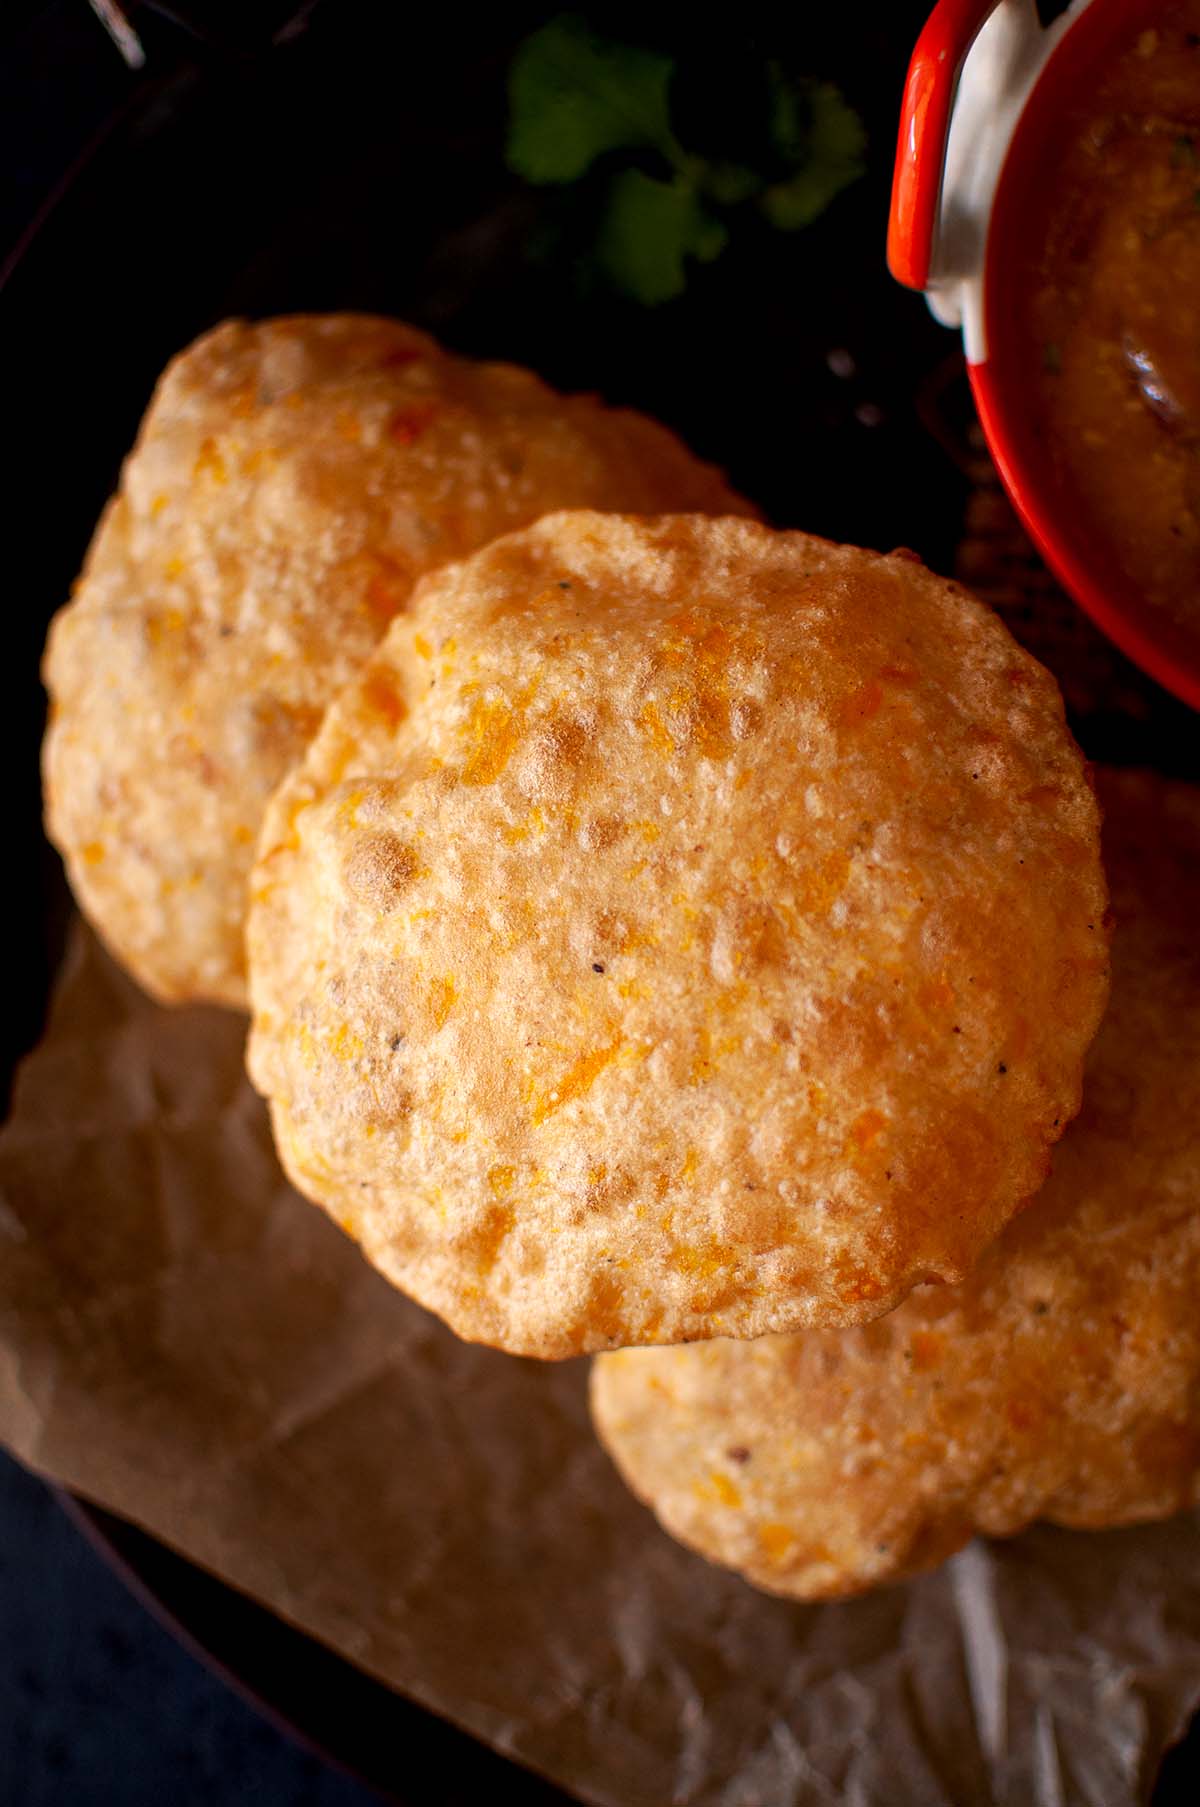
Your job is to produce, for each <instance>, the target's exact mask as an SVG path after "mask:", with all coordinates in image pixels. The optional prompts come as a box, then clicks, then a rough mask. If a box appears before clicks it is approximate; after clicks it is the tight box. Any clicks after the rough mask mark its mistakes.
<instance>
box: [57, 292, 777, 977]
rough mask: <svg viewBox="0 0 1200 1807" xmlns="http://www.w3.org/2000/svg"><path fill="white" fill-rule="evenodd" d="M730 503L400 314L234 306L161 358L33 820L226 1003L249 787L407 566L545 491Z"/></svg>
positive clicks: (260, 800) (589, 410) (531, 509)
mask: <svg viewBox="0 0 1200 1807" xmlns="http://www.w3.org/2000/svg"><path fill="white" fill-rule="evenodd" d="M577 504H579V505H588V506H592V507H596V508H616V509H643V510H647V511H656V510H659V509H665V508H695V509H702V510H704V509H712V510H718V511H725V512H734V513H736V512H739V511H741V510H743V509H744V508H745V507H746V505H745V504H744V503H742V502H740V501H739V500H738V498H737V497H736V496H734V495H733V494H732V493H731V491H730V490H729V489H728V488H727V487H726V485H725V484H724V482H723V481H722V479H721V478H720V476H719V475H718V473H717V472H716V471H714V470H712V469H711V468H710V467H709V466H707V465H704V464H700V463H699V462H698V461H697V460H696V459H694V458H692V457H691V455H690V454H689V453H688V452H687V451H686V450H685V449H684V447H683V446H682V445H681V444H680V443H679V441H678V440H676V439H675V438H674V437H673V436H672V435H671V434H670V433H668V432H667V431H666V429H665V428H663V427H660V426H658V425H656V424H655V423H654V422H653V421H649V420H646V419H645V418H643V417H642V416H641V415H638V414H632V413H628V412H624V411H614V410H610V409H607V408H605V407H603V406H602V405H601V404H600V403H599V402H598V401H596V400H595V399H594V398H591V397H587V396H576V397H571V398H566V397H563V396H559V395H556V394H554V393H553V392H552V391H551V390H550V389H547V388H546V386H545V385H544V384H543V383H541V382H539V381H538V379H537V378H536V377H534V376H532V375H530V374H529V372H528V371H524V370H517V369H514V368H513V367H512V366H510V365H504V364H475V363H470V362H468V361H466V360H464V359H460V358H453V357H450V356H448V355H446V354H444V353H442V352H441V351H440V350H439V348H438V346H437V345H435V344H434V342H433V340H432V339H429V338H427V337H426V336H425V335H424V334H423V333H419V332H415V331H414V330H413V329H412V328H411V327H408V326H403V325H400V324H399V323H398V322H396V321H392V320H380V319H371V318H366V317H362V316H356V315H345V314H342V315H329V316H324V317H321V316H308V317H304V316H301V317H297V318H294V319H284V320H271V321H266V322H264V323H262V324H259V325H247V324H246V323H245V322H242V321H231V322H229V323H227V324H226V325H224V326H220V327H218V328H217V329H216V330H215V331H214V332H211V333H209V334H208V335H207V336H206V337H205V338H203V339H201V340H199V341H198V342H197V343H196V344H195V345H193V346H192V347H191V348H190V349H189V350H188V351H185V352H184V353H183V354H182V356H180V357H178V358H176V359H175V361H174V363H173V364H171V366H170V367H169V368H168V370H167V372H166V374H165V375H164V377H163V379H162V381H161V383H160V384H159V387H158V390H157V393H156V394H155V397H154V400H153V402H152V404H151V407H150V411H149V413H148V414H147V416H146V419H145V421H144V423H143V425H142V430H141V434H140V436H139V439H138V443H137V446H136V447H135V449H134V452H133V454H132V456H131V457H130V459H129V461H128V462H127V464H126V466H125V471H124V474H123V477H122V480H121V489H120V493H119V495H118V496H117V497H116V499H115V500H114V501H113V502H112V503H111V505H110V506H109V508H108V510H107V512H106V514H105V516H104V518H103V520H102V521H101V523H100V527H99V529H98V531H97V533H96V537H95V539H94V541H93V544H92V547H91V550H90V552H89V554H88V558H87V563H86V565H85V567H84V572H83V576H82V578H81V579H80V581H79V583H78V585H77V586H76V589H75V594H74V598H73V600H72V602H71V603H70V604H69V605H68V607H66V608H65V609H64V610H63V611H62V612H61V613H60V614H59V616H58V618H57V619H56V621H55V623H54V626H53V628H52V630H51V637H50V643H49V650H48V653H47V658H46V665H45V678H46V684H47V687H48V689H49V691H50V694H51V724H52V725H51V729H50V733H49V735H48V737H47V741H46V749H45V781H46V808H47V819H48V824H49V830H50V833H51V835H52V836H53V838H54V840H55V841H56V843H57V844H58V846H59V847H60V849H61V850H62V852H63V855H64V857H65V858H66V862H67V867H68V871H69V873H70V877H71V882H72V885H73V886H74V889H75V893H76V896H77V897H78V898H79V900H80V902H81V903H82V905H83V907H84V909H85V910H86V911H87V913H88V915H89V916H90V917H91V918H92V920H93V922H94V923H95V925H96V927H97V928H98V929H99V930H100V931H101V933H102V934H103V935H104V937H105V939H106V940H107V941H108V943H109V945H110V946H111V947H112V948H113V950H114V952H116V953H117V954H118V955H119V957H120V958H121V959H122V960H123V961H124V962H125V964H126V965H127V966H128V967H129V968H130V970H131V971H132V972H133V973H134V974H135V975H136V976H137V977H138V978H139V979H140V980H141V982H142V983H143V984H144V985H145V986H146V987H147V988H148V989H149V990H150V991H152V992H154V993H156V994H157V995H158V996H159V997H161V998H163V999H165V1000H175V999H183V998H209V999H213V1000H216V1001H218V1002H221V1003H227V1004H234V1005H242V1004H244V1003H245V1002H246V995H245V972H244V948H243V920H244V914H245V889H246V878H247V874H248V873H249V870H250V864H251V860H252V857H253V849H254V842H255V838H256V836H257V833H258V828H259V824H260V822H261V819H262V812H263V808H264V805H265V803H266V800H267V797H268V796H269V794H270V792H271V791H272V790H273V789H274V787H275V785H276V784H277V783H278V782H279V780H280V778H282V777H283V775H284V773H285V772H286V771H288V769H289V768H290V767H291V766H292V765H293V764H294V763H295V762H296V760H297V759H299V757H300V755H301V754H302V752H303V751H304V748H305V746H306V745H307V743H308V741H309V739H310V737H311V736H312V734H313V732H314V731H315V729H316V727H317V724H318V723H319V721H320V719H321V715H322V713H323V711H324V709H325V705H326V703H328V701H329V699H330V698H331V697H332V696H333V695H334V694H335V692H336V691H337V690H338V689H339V688H340V687H341V685H342V684H344V683H345V682H346V681H347V679H348V678H350V677H351V676H352V675H353V674H354V672H356V671H357V669H358V667H359V665H360V664H361V663H362V661H363V659H364V658H365V657H366V655H367V654H368V653H369V652H370V651H371V649H372V648H373V647H374V645H375V644H376V642H377V641H378V639H379V636H380V635H381V633H382V632H383V630H384V628H385V627H386V625H387V623H388V622H389V621H390V620H391V619H392V617H393V615H395V614H396V612H397V611H398V610H400V609H403V608H404V606H405V604H406V603H407V601H408V597H409V593H410V591H411V589H412V586H413V583H414V581H415V580H416V578H417V577H419V576H420V575H421V574H422V573H423V572H425V571H428V570H430V569H431V568H432V567H433V566H435V565H437V564H440V563H441V562H442V560H444V559H447V558H454V557H458V556H460V555H461V554H463V553H465V552H470V551H473V550H474V549H475V548H476V547H477V546H481V545H483V544H484V543H485V542H486V541H487V540H490V539H492V538H494V537H495V535H496V534H498V533H504V532H506V531H507V530H508V529H510V528H513V527H518V526H524V525H525V524H526V523H527V522H529V521H532V520H535V519H536V518H537V516H538V515H540V514H543V513H545V512H546V511H547V510H549V509H553V508H560V507H563V506H568V505H572V506H573V505H577Z"/></svg>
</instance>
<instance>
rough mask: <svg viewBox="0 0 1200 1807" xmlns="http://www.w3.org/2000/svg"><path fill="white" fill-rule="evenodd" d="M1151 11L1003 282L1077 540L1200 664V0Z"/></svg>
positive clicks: (1042, 177)
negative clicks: (1012, 273)
mask: <svg viewBox="0 0 1200 1807" xmlns="http://www.w3.org/2000/svg"><path fill="white" fill-rule="evenodd" d="M1099 3H1100V4H1103V0H1099ZM1141 10H1142V16H1141V18H1140V21H1139V22H1137V23H1132V24H1131V25H1130V28H1129V30H1128V32H1127V34H1126V36H1125V37H1124V39H1117V40H1116V41H1115V42H1114V43H1113V44H1112V45H1111V47H1110V48H1109V50H1108V52H1107V54H1106V56H1105V58H1104V59H1103V61H1102V62H1101V64H1100V65H1099V67H1098V68H1097V69H1096V70H1095V71H1094V72H1093V75H1092V79H1090V80H1089V81H1088V82H1087V83H1086V84H1084V86H1083V87H1082V89H1081V90H1080V93H1079V98H1078V100H1077V101H1075V100H1074V99H1073V100H1072V103H1071V104H1070V105H1069V106H1068V107H1067V108H1065V109H1063V110H1061V111H1060V112H1059V113H1058V115H1057V117H1056V120H1055V124H1054V128H1053V137H1052V139H1051V140H1050V142H1049V144H1048V145H1047V147H1046V149H1047V150H1048V151H1049V154H1048V155H1046V154H1043V158H1042V159H1041V168H1040V172H1039V182H1038V187H1039V190H1040V193H1039V196H1038V200H1037V204H1036V205H1035V206H1034V207H1033V208H1032V209H1031V211H1030V213H1029V215H1028V216H1027V217H1028V229H1027V236H1026V238H1025V248H1026V258H1025V259H1024V260H1023V261H1024V268H1023V269H1022V270H1021V271H1020V272H1019V274H1018V281H1017V282H1016V283H1015V284H1013V285H1006V286H1007V287H1008V292H1009V294H1010V296H1011V297H1012V298H1013V300H1014V301H1015V300H1016V298H1017V297H1018V296H1021V297H1023V313H1024V316H1025V318H1024V345H1023V348H1022V356H1023V359H1024V361H1025V364H1026V369H1027V371H1028V372H1029V373H1030V375H1031V377H1032V382H1031V384H1030V393H1029V404H1030V408H1031V417H1030V419H1029V427H1030V428H1031V429H1032V431H1033V433H1034V434H1035V435H1036V437H1037V439H1038V440H1040V441H1041V446H1042V456H1043V457H1044V458H1045V459H1046V460H1047V461H1048V463H1049V465H1050V466H1051V469H1052V473H1053V479H1054V482H1055V485H1056V487H1057V489H1058V490H1059V492H1060V502H1061V507H1062V508H1063V509H1065V510H1067V511H1074V512H1075V514H1076V517H1077V518H1076V525H1075V529H1074V531H1075V533H1076V537H1077V538H1079V537H1081V536H1086V538H1087V539H1088V540H1089V541H1090V542H1091V549H1090V552H1089V555H1088V556H1089V560H1090V563H1091V564H1092V565H1093V566H1095V565H1096V564H1097V563H1100V564H1101V565H1108V566H1111V567H1112V568H1113V570H1114V573H1115V578H1116V581H1117V582H1118V583H1123V584H1124V585H1125V586H1126V587H1128V588H1130V589H1132V590H1133V591H1135V592H1136V594H1137V596H1138V599H1139V602H1140V603H1141V604H1143V605H1144V606H1145V608H1146V610H1147V611H1148V612H1150V613H1153V614H1154V615H1157V616H1159V617H1162V618H1165V619H1164V627H1165V625H1166V622H1167V621H1169V622H1170V624H1171V630H1172V631H1173V632H1174V633H1175V634H1177V635H1178V636H1180V637H1181V639H1182V640H1183V641H1185V642H1186V643H1188V644H1189V646H1192V645H1194V647H1195V649H1196V654H1195V656H1200V0H1171V3H1168V4H1165V5H1162V6H1158V7H1154V8H1143V9H1141ZM1147 14H1148V15H1149V20H1147V17H1146V15H1147Z"/></svg>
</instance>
